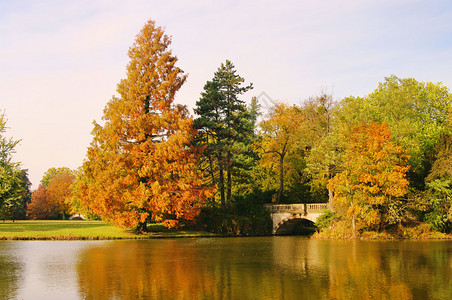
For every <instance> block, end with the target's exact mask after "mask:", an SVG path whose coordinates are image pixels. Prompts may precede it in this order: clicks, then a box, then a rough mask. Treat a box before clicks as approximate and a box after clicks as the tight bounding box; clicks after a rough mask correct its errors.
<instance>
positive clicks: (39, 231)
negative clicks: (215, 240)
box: [0, 220, 211, 240]
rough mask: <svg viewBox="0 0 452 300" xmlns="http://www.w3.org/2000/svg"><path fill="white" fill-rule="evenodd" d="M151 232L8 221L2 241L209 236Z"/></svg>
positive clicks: (1, 225) (97, 224) (2, 225)
mask: <svg viewBox="0 0 452 300" xmlns="http://www.w3.org/2000/svg"><path fill="white" fill-rule="evenodd" d="M150 229H151V232H149V233H146V234H137V233H135V232H133V231H131V230H124V229H121V228H118V227H115V226H112V225H108V224H105V223H104V222H102V221H68V220H66V221H15V222H12V221H6V222H0V240H108V239H149V238H164V237H200V236H210V235H211V234H209V233H208V232H203V231H183V230H164V229H163V228H162V226H160V225H157V224H156V225H151V228H150Z"/></svg>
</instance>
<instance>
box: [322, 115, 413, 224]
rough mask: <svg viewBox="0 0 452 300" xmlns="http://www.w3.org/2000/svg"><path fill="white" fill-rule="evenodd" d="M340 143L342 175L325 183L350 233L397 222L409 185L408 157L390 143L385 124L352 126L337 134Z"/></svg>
mask: <svg viewBox="0 0 452 300" xmlns="http://www.w3.org/2000/svg"><path fill="white" fill-rule="evenodd" d="M341 140H342V147H343V150H344V152H345V153H344V161H343V163H342V172H340V173H338V174H336V175H335V177H333V178H332V179H330V181H329V183H328V188H331V189H332V191H333V193H334V201H335V203H336V205H337V206H338V207H337V209H338V212H341V211H342V212H345V213H344V214H345V217H346V219H347V220H349V221H351V223H352V228H353V230H354V231H356V230H357V229H382V228H383V227H384V226H386V225H391V224H395V223H397V222H400V220H401V202H400V197H402V196H403V195H405V194H406V193H407V190H408V184H409V182H408V180H407V179H406V173H407V172H408V169H409V166H407V161H408V159H409V156H408V155H407V154H406V152H405V151H404V150H403V149H402V147H400V146H397V145H394V144H393V143H392V141H391V133H390V131H389V129H388V125H387V124H386V123H384V122H383V123H381V124H379V123H373V124H369V125H367V124H364V123H360V124H358V125H353V126H351V127H350V129H349V130H347V131H345V132H342V133H341Z"/></svg>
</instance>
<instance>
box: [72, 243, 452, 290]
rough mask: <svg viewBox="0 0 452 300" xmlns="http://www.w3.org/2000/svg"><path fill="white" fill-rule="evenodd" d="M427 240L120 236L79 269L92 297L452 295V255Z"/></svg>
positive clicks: (91, 253)
mask: <svg viewBox="0 0 452 300" xmlns="http://www.w3.org/2000/svg"><path fill="white" fill-rule="evenodd" d="M425 245H426V248H425V249H421V250H419V247H420V246H418V245H414V246H413V245H411V246H409V245H408V246H409V247H408V248H406V249H405V248H404V245H403V244H402V245H401V244H400V243H398V242H393V243H391V242H383V243H380V242H360V241H319V240H308V239H302V238H294V237H275V238H269V237H267V238H241V239H235V238H230V239H229V238H228V239H196V240H191V239H181V240H152V241H118V242H111V243H105V244H102V245H101V246H98V247H92V248H89V249H87V250H86V251H85V252H83V253H82V254H81V255H80V257H79V263H78V266H77V272H78V281H79V288H80V295H81V296H82V298H86V299H112V298H119V299H140V298H141V299H142V298H149V299H187V298H188V299H283V298H285V299H301V298H305V299H412V298H413V297H414V298H438V299H447V297H444V295H450V292H451V284H450V283H451V277H452V273H451V272H452V265H451V264H452V261H451V259H452V258H451V255H450V254H451V253H450V251H449V252H447V247H444V245H445V244H441V245H442V247H440V246H438V247H436V248H435V244H434V243H425ZM410 247H412V248H410ZM420 288H421V290H419V289H420ZM433 289H435V290H433Z"/></svg>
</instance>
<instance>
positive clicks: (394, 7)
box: [0, 0, 452, 188]
mask: <svg viewBox="0 0 452 300" xmlns="http://www.w3.org/2000/svg"><path fill="white" fill-rule="evenodd" d="M148 19H153V20H155V21H156V22H157V24H158V25H161V26H164V27H166V32H167V34H169V35H171V36H172V37H173V44H172V49H173V53H174V54H175V55H177V56H178V58H179V66H180V67H181V68H182V69H183V70H185V71H186V72H187V73H189V78H188V81H187V83H186V84H185V85H184V86H183V87H182V89H181V91H180V92H179V94H178V95H177V97H176V101H177V102H179V103H184V104H187V105H188V106H189V107H190V108H193V106H194V104H195V102H196V101H197V100H198V98H199V94H200V92H201V91H202V88H203V85H204V83H205V82H206V81H207V80H209V79H211V78H212V76H213V73H214V72H215V70H216V69H217V68H218V66H219V65H220V64H221V63H222V62H224V61H225V60H226V59H230V60H232V62H233V63H234V64H235V66H236V68H237V70H238V73H239V74H240V75H242V76H243V77H245V78H246V80H247V81H248V82H253V84H254V86H255V89H254V90H253V91H252V92H250V93H249V94H247V95H246V97H245V100H249V99H250V98H251V96H253V95H256V96H257V95H260V94H261V92H266V94H268V95H269V96H270V97H272V98H274V99H282V100H286V101H289V102H291V103H299V102H300V101H303V100H304V99H306V98H308V97H309V96H314V95H316V94H318V93H319V92H320V91H321V90H322V89H327V90H328V91H333V93H334V96H335V98H336V99H338V100H340V99H341V98H343V97H345V96H349V95H354V96H363V95H366V94H368V93H370V92H372V91H373V90H374V89H375V88H376V87H377V85H378V82H380V81H383V80H384V77H385V76H389V75H391V74H394V75H397V76H399V77H414V78H415V79H417V80H419V81H433V82H443V83H444V84H445V85H446V86H452V72H451V69H452V55H451V53H452V52H451V50H452V2H451V1H435V0H432V1H408V0H391V1H386V0H375V1H370V0H369V1H363V0H356V1H344V0H342V1H339V0H338V1H329V0H319V1H202V0H193V1H149V0H147V1H146V0H143V1H138V0H137V1H134V0H129V1H118V0H85V1H83V0H72V1H61V0H54V1H50V0H49V1H21V0H16V1H8V0H0V109H4V110H5V111H6V114H7V117H8V119H9V122H8V125H9V127H10V128H11V129H10V130H9V135H11V136H13V137H14V138H16V139H21V140H22V142H21V143H20V145H19V146H18V147H17V154H16V155H15V159H16V160H17V161H21V162H22V167H23V168H27V169H29V175H30V179H31V181H32V183H33V184H34V186H33V187H34V188H36V187H37V184H38V183H39V180H40V179H41V177H42V175H43V173H44V172H45V171H46V170H47V169H48V168H50V167H59V166H67V167H70V168H77V167H79V166H80V165H81V163H82V161H83V159H84V157H85V152H86V147H87V146H88V145H89V143H90V141H91V136H90V131H91V129H92V124H91V123H92V121H93V120H94V119H95V120H100V118H101V116H102V110H103V107H104V106H105V104H106V103H107V101H108V100H109V99H110V98H111V96H112V95H113V94H115V89H116V84H117V83H118V82H119V80H120V79H121V78H123V77H124V76H125V68H126V65H127V62H128V57H127V50H128V48H129V47H130V46H131V44H132V43H133V40H134V38H135V35H136V34H137V33H138V32H139V30H140V29H141V27H142V26H143V25H144V23H145V22H146V21H147V20H148Z"/></svg>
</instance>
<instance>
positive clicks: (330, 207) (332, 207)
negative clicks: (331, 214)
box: [328, 189, 334, 211]
mask: <svg viewBox="0 0 452 300" xmlns="http://www.w3.org/2000/svg"><path fill="white" fill-rule="evenodd" d="M328 208H329V209H330V211H334V206H333V190H332V189H328Z"/></svg>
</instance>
